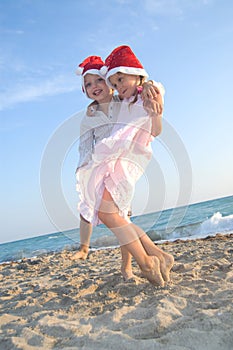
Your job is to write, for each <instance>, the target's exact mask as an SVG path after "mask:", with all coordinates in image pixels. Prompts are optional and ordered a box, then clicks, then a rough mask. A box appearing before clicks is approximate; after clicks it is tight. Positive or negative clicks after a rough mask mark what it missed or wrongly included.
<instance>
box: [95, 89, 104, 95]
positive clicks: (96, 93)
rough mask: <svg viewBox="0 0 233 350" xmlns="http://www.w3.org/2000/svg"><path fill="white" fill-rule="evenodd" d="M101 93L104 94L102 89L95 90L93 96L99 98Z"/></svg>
mask: <svg viewBox="0 0 233 350" xmlns="http://www.w3.org/2000/svg"><path fill="white" fill-rule="evenodd" d="M101 92H102V90H101V89H98V90H95V91H94V92H93V95H94V96H99V95H100V94H101Z"/></svg>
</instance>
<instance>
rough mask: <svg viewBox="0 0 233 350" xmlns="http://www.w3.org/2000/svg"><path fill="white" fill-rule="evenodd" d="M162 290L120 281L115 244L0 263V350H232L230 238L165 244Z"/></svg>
mask: <svg viewBox="0 0 233 350" xmlns="http://www.w3.org/2000/svg"><path fill="white" fill-rule="evenodd" d="M161 247H162V249H164V250H165V251H167V252H170V253H172V254H173V255H174V257H175V265H174V267H173V270H172V273H171V278H172V281H171V282H170V283H169V284H168V285H167V286H166V287H165V288H156V287H154V286H152V285H151V284H150V283H149V282H148V281H147V280H145V279H144V278H142V277H140V271H139V269H138V267H137V265H136V264H134V272H135V274H136V275H137V278H136V281H134V282H128V283H126V282H124V281H123V279H122V277H121V274H120V263H121V257H120V251H119V249H111V250H107V249H106V250H100V251H95V252H93V253H91V254H90V256H89V258H88V259H87V260H86V261H77V262H76V261H75V262H74V261H72V260H70V259H69V258H68V256H69V254H70V252H67V251H64V252H62V253H56V254H48V255H44V256H42V257H38V258H34V259H28V260H23V261H21V262H18V263H16V262H14V263H11V264H7V265H1V266H0V283H1V285H0V329H1V330H0V350H16V349H23V350H35V349H45V350H49V349H54V350H55V349H56V350H58V349H66V350H74V349H86V350H90V349H93V350H96V349H101V350H104V349H114V350H116V349H117V350H118V349H120V350H121V349H122V350H123V349H127V350H128V349H133V350H137V349H140V350H143V349H148V350H151V349H168V350H186V349H193V350H199V349H200V350H208V349H211V350H232V349H233V306H232V299H233V298H232V297H233V269H232V261H233V259H232V255H233V235H222V234H218V235H216V236H215V237H212V238H210V237H209V238H207V239H200V240H190V241H181V240H179V241H175V242H170V243H164V244H162V245H161Z"/></svg>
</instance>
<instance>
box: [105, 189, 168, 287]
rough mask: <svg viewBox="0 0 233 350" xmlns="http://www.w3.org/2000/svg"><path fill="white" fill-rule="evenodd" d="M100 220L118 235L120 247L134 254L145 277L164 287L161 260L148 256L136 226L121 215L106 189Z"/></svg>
mask: <svg viewBox="0 0 233 350" xmlns="http://www.w3.org/2000/svg"><path fill="white" fill-rule="evenodd" d="M99 218H100V220H101V221H102V222H103V223H104V224H105V225H106V226H107V227H108V228H109V229H110V230H111V231H112V232H113V233H114V234H115V235H116V237H117V238H118V240H119V243H120V245H121V246H122V245H123V246H124V247H125V248H126V249H127V250H128V252H129V253H130V254H132V256H133V257H134V258H135V260H136V261H137V263H138V265H139V267H140V269H141V270H142V273H143V274H144V276H145V277H146V278H147V279H148V280H149V281H150V282H151V283H152V284H155V285H159V286H163V285H164V280H163V278H162V275H161V272H160V261H159V259H158V258H157V257H151V256H149V255H148V254H147V252H146V251H145V249H144V247H143V245H142V243H141V241H140V239H139V233H138V232H137V230H136V229H135V227H134V225H133V224H132V223H129V222H127V221H126V220H125V219H124V218H122V217H121V216H120V215H119V213H118V208H117V206H116V205H115V203H114V202H113V199H112V197H111V195H110V193H109V192H108V191H107V190H106V189H105V190H104V194H103V198H102V202H101V205H100V208H99ZM144 234H145V232H144V231H142V235H144Z"/></svg>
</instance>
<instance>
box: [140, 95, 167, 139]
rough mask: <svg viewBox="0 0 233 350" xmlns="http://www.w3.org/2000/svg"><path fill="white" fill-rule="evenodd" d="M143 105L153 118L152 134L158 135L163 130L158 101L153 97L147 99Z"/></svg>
mask: <svg viewBox="0 0 233 350" xmlns="http://www.w3.org/2000/svg"><path fill="white" fill-rule="evenodd" d="M143 107H144V109H145V110H146V111H147V113H148V115H149V117H150V118H151V121H152V123H151V135H152V136H154V137H156V136H158V135H159V134H160V133H161V132H162V114H160V113H158V105H157V102H156V101H155V100H153V99H146V100H145V101H144V102H143Z"/></svg>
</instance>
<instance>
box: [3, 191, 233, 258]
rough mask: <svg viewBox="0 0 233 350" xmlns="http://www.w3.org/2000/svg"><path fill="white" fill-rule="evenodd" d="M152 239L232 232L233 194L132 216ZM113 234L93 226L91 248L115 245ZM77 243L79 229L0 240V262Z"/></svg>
mask: <svg viewBox="0 0 233 350" xmlns="http://www.w3.org/2000/svg"><path fill="white" fill-rule="evenodd" d="M132 221H133V222H134V223H135V224H136V225H138V226H140V227H141V228H143V229H144V230H145V231H146V232H147V233H148V235H149V236H150V237H151V239H152V240H153V241H154V242H157V243H159V242H164V241H174V240H176V239H184V240H186V239H196V238H204V237H207V236H214V235H216V234H217V233H226V234H227V233H233V196H229V197H224V198H218V199H213V200H209V201H205V202H200V203H195V204H190V205H189V206H186V207H179V208H173V209H167V210H163V211H161V212H154V213H149V214H144V215H140V216H135V217H132ZM117 245H118V244H117V241H116V239H115V237H114V235H113V234H112V233H111V232H110V231H109V230H108V229H107V228H106V227H105V226H104V225H100V226H98V227H95V228H94V230H93V235H92V239H91V249H92V250H95V249H102V248H111V247H115V246H117ZM78 246H79V229H78V228H76V229H73V230H69V231H65V232H56V233H51V234H47V235H42V236H37V237H33V238H27V239H23V240H18V241H15V242H10V243H4V244H0V263H6V262H11V261H19V260H22V259H24V258H32V257H37V256H40V255H42V254H46V253H52V252H59V251H61V250H64V249H67V250H75V249H77V248H78Z"/></svg>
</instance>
